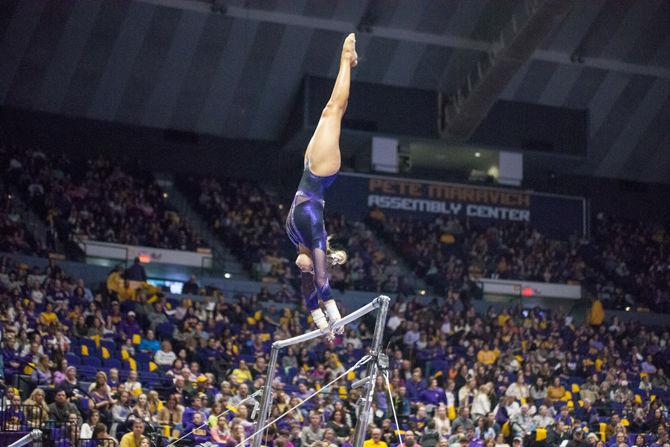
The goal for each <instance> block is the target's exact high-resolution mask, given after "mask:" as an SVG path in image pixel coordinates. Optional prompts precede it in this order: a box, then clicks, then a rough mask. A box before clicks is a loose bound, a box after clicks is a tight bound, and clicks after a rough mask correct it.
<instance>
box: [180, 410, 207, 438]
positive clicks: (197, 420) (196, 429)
mask: <svg viewBox="0 0 670 447" xmlns="http://www.w3.org/2000/svg"><path fill="white" fill-rule="evenodd" d="M184 429H185V430H186V431H188V432H190V434H189V436H188V437H187V438H186V439H188V440H189V441H191V442H193V443H194V444H196V445H199V444H206V443H208V442H211V441H212V435H211V433H210V430H209V427H208V426H207V424H205V423H204V419H203V415H202V413H200V412H196V413H194V414H193V422H192V423H191V424H186V425H185V427H184Z"/></svg>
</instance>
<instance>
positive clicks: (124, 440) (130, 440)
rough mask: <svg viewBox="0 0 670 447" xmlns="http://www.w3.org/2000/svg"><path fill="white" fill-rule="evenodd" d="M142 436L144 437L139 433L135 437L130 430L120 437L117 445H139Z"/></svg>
mask: <svg viewBox="0 0 670 447" xmlns="http://www.w3.org/2000/svg"><path fill="white" fill-rule="evenodd" d="M142 438H144V435H140V436H139V437H138V438H135V433H133V432H132V431H131V432H130V433H126V434H125V435H123V436H122V437H121V443H120V444H119V447H140V442H142Z"/></svg>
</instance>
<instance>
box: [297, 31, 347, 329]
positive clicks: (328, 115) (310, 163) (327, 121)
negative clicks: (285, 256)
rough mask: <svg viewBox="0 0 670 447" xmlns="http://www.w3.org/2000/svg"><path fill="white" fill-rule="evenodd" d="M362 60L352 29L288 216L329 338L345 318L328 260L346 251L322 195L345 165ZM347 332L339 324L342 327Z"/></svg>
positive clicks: (314, 311)
mask: <svg viewBox="0 0 670 447" xmlns="http://www.w3.org/2000/svg"><path fill="white" fill-rule="evenodd" d="M357 63H358V56H357V54H356V36H355V35H354V34H353V33H352V34H349V35H348V36H347V38H346V39H345V40H344V44H343V45H342V55H341V56H340V69H339V72H338V73H337V79H335V86H334V87H333V91H332V93H331V95H330V99H329V100H328V103H327V104H326V107H325V108H324V109H323V111H322V112H321V118H320V119H319V123H318V124H317V126H316V129H315V130H314V135H312V139H311V140H310V142H309V144H308V145H307V149H306V150H305V159H304V169H303V173H302V178H301V179H300V184H299V185H298V191H297V192H296V194H295V197H294V198H293V203H292V204H291V209H290V210H289V213H288V217H287V219H286V232H287V233H288V236H289V238H290V239H291V242H293V244H294V245H295V246H296V248H297V249H298V257H297V258H296V260H295V263H296V265H297V266H298V268H299V269H300V272H301V281H302V294H303V297H304V299H305V302H306V304H307V308H308V309H309V311H310V313H311V315H312V319H313V320H314V323H315V324H316V326H317V328H318V329H319V330H320V331H321V332H322V333H324V334H326V335H328V336H329V338H332V337H333V334H334V331H333V325H334V324H335V323H336V322H337V321H338V320H340V319H341V318H342V317H341V316H340V312H339V310H338V308H337V303H336V302H335V300H334V299H333V296H332V292H331V290H330V285H329V284H328V270H327V269H328V266H329V265H330V266H333V265H338V264H344V263H345V262H346V261H347V253H346V252H345V251H344V250H334V249H332V248H331V247H330V244H329V239H330V238H329V237H328V235H327V234H326V228H325V225H324V220H323V209H324V204H325V203H324V200H323V195H324V192H325V190H326V188H328V187H329V186H330V185H331V184H332V183H333V181H335V177H336V176H337V173H338V172H339V170H340V164H341V158H340V127H341V121H342V116H343V115H344V112H345V111H346V109H347V101H348V99H349V86H350V84H351V69H352V68H353V67H355V66H356V65H357ZM319 301H321V302H323V305H324V307H325V309H326V314H327V315H328V319H326V315H325V314H324V312H323V310H322V309H321V307H320V304H319ZM342 331H343V328H340V329H339V330H338V331H337V332H338V333H341V332H342Z"/></svg>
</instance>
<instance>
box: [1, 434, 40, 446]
mask: <svg viewBox="0 0 670 447" xmlns="http://www.w3.org/2000/svg"><path fill="white" fill-rule="evenodd" d="M41 437H42V432H41V431H39V430H33V431H31V432H30V433H28V434H27V435H25V436H24V437H22V438H20V439H17V440H16V441H14V442H12V443H11V444H9V447H21V446H24V445H26V444H29V443H31V442H32V441H37V440H39V439H40V438H41Z"/></svg>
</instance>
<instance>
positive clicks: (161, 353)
mask: <svg viewBox="0 0 670 447" xmlns="http://www.w3.org/2000/svg"><path fill="white" fill-rule="evenodd" d="M176 359H177V354H175V353H174V351H172V344H171V343H170V342H169V341H168V340H163V341H162V342H161V348H160V349H159V350H158V351H156V354H154V361H155V362H156V364H157V365H158V366H160V367H162V368H165V367H169V366H172V364H173V363H174V361H175V360H176Z"/></svg>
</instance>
